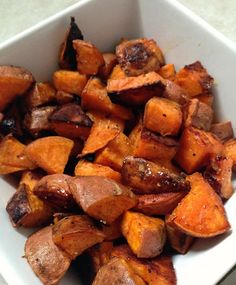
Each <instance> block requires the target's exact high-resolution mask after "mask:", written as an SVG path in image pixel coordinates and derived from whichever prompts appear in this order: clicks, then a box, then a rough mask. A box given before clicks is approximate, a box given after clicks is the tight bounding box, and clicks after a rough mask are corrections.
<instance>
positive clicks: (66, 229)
mask: <svg viewBox="0 0 236 285" xmlns="http://www.w3.org/2000/svg"><path fill="white" fill-rule="evenodd" d="M52 240H53V242H54V243H55V244H56V245H57V246H58V247H60V248H61V249H62V250H63V251H64V252H66V253H67V254H68V256H69V257H70V258H71V259H75V258H76V257H77V256H78V255H80V254H81V253H82V252H83V251H85V250H86V249H88V248H89V247H91V246H93V245H95V244H96V243H99V242H102V241H103V240H104V234H103V233H102V232H101V231H99V230H98V228H96V226H95V225H94V223H93V221H92V220H91V219H90V218H89V217H87V216H78V215H77V216H76V215H73V216H68V217H66V218H64V219H62V220H60V221H59V222H58V223H56V224H55V225H54V226H53V228H52Z"/></svg>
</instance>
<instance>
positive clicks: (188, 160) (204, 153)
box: [175, 127, 223, 173]
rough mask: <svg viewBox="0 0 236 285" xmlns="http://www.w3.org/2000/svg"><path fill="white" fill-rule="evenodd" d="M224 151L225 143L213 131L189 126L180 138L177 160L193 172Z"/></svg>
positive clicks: (187, 170)
mask: <svg viewBox="0 0 236 285" xmlns="http://www.w3.org/2000/svg"><path fill="white" fill-rule="evenodd" d="M222 151H223V145H222V144H221V143H220V141H219V140H218V139H217V138H216V137H214V136H213V135H212V134H211V133H209V132H205V131H203V130H199V129H196V128H194V127H188V128H186V129H184V131H183V133H182V136H181V138H180V142H179V148H178V151H177V153H176V156H175V161H176V162H177V163H178V164H179V165H180V166H181V167H182V168H183V169H184V170H185V171H186V172H187V173H193V172H194V171H196V170H199V169H201V168H202V167H204V166H206V165H207V164H208V162H209V160H210V158H211V157H212V156H215V155H218V154H220V153H221V152H222Z"/></svg>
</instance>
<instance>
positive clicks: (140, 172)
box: [121, 156, 190, 194]
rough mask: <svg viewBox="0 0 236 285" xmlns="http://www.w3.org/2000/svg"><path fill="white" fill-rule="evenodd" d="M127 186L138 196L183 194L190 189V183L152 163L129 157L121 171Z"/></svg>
mask: <svg viewBox="0 0 236 285" xmlns="http://www.w3.org/2000/svg"><path fill="white" fill-rule="evenodd" d="M121 175H122V180H123V182H124V183H125V185H128V186H130V187H132V188H133V191H134V192H135V193H136V194H157V193H166V192H182V191H184V192H185V191H188V190H189V189H190V186H189V182H188V181H186V180H185V179H184V178H183V177H181V176H179V175H176V174H174V173H172V172H171V171H169V170H168V169H166V168H165V167H163V166H161V165H160V164H157V163H153V162H151V161H148V160H145V159H142V158H135V157H132V156H128V157H126V158H125V159H124V163H123V166H122V170H121Z"/></svg>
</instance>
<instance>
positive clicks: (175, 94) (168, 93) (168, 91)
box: [162, 80, 189, 105]
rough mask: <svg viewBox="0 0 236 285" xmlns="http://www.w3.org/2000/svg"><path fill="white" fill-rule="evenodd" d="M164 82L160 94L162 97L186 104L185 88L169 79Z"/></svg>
mask: <svg viewBox="0 0 236 285" xmlns="http://www.w3.org/2000/svg"><path fill="white" fill-rule="evenodd" d="M165 82H166V88H165V90H164V92H163V94H162V97H163V98H166V99H169V100H171V101H174V102H176V103H178V104H180V105H184V104H186V102H188V100H189V97H188V93H187V91H186V90H185V89H183V88H182V87H180V86H179V85H177V84H176V83H174V82H173V81H171V80H166V81H165Z"/></svg>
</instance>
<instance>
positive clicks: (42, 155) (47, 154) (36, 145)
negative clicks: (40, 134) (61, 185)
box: [25, 136, 74, 174]
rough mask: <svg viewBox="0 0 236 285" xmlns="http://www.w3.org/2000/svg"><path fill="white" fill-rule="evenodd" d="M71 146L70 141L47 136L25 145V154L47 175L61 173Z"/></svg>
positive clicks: (71, 142)
mask: <svg viewBox="0 0 236 285" xmlns="http://www.w3.org/2000/svg"><path fill="white" fill-rule="evenodd" d="M73 145H74V143H73V141H72V140H70V139H67V138H63V137H59V136H53V137H50V136H49V137H45V138H40V139H37V140H35V141H33V142H32V143H30V144H29V145H27V147H26V148H25V153H26V155H27V157H29V159H30V160H32V161H33V162H34V163H35V164H36V165H38V166H39V167H41V168H42V169H43V170H45V171H46V172H47V173H49V174H53V173H63V171H64V168H65V166H66V163H67V161H68V158H69V155H70V152H71V150H72V148H73Z"/></svg>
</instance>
